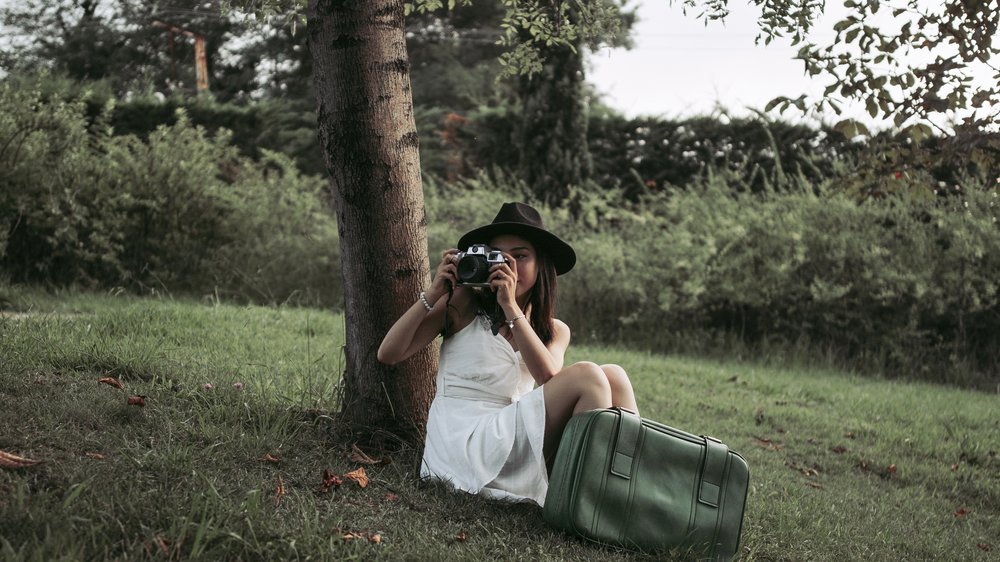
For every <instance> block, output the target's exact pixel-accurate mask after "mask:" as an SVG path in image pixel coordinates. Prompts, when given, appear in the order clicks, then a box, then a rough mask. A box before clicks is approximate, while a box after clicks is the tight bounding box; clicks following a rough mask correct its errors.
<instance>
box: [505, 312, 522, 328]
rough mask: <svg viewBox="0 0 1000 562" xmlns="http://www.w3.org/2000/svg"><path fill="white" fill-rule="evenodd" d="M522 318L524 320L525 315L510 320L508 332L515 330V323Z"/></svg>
mask: <svg viewBox="0 0 1000 562" xmlns="http://www.w3.org/2000/svg"><path fill="white" fill-rule="evenodd" d="M522 318H524V315H523V314H522V315H520V316H515V317H513V318H511V319H510V320H508V321H507V329H508V330H513V329H514V322H517V321H518V320H520V319H522Z"/></svg>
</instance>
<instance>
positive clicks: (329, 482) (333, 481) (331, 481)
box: [320, 468, 344, 494]
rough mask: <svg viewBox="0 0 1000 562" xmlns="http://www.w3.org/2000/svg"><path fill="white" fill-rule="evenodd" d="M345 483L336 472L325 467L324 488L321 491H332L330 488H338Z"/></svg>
mask: <svg viewBox="0 0 1000 562" xmlns="http://www.w3.org/2000/svg"><path fill="white" fill-rule="evenodd" d="M343 483H344V481H343V480H341V479H340V477H339V476H337V475H336V474H334V473H332V472H330V469H329V468H325V469H323V488H322V489H321V490H320V491H321V492H323V493H324V494H325V493H327V492H329V491H330V488H333V489H334V490H336V489H337V488H339V487H340V485H341V484H343Z"/></svg>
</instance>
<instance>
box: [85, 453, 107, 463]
mask: <svg viewBox="0 0 1000 562" xmlns="http://www.w3.org/2000/svg"><path fill="white" fill-rule="evenodd" d="M83 455H84V456H85V457H90V458H92V459H96V460H99V461H103V460H104V455H102V454H101V453H97V452H94V451H87V452H86V453H84V454H83Z"/></svg>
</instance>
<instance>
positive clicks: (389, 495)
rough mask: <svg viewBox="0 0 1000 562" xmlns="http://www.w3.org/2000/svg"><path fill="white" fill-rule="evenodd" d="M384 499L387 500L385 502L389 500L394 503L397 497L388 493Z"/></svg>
mask: <svg viewBox="0 0 1000 562" xmlns="http://www.w3.org/2000/svg"><path fill="white" fill-rule="evenodd" d="M385 499H387V500H389V501H391V502H394V501H396V500H398V499H399V496H397V495H396V494H393V493H392V492H389V493H387V494H386V495H385Z"/></svg>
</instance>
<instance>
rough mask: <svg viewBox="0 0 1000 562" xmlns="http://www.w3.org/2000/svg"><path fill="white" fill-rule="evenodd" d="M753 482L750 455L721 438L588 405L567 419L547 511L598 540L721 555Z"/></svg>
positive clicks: (726, 555) (736, 531)
mask: <svg viewBox="0 0 1000 562" xmlns="http://www.w3.org/2000/svg"><path fill="white" fill-rule="evenodd" d="M749 480H750V472H749V468H748V466H747V463H746V460H744V459H743V457H741V456H740V455H739V454H738V453H735V452H733V451H730V450H729V448H728V447H726V445H724V444H723V443H722V442H720V441H719V440H717V439H714V438H711V437H697V436H695V435H692V434H690V433H687V432H684V431H681V430H678V429H674V428H671V427H668V426H666V425H663V424H661V423H657V422H654V421H651V420H647V419H643V418H640V417H639V416H637V415H635V414H634V413H632V412H629V411H623V410H620V409H618V408H610V409H606V410H592V411H590V412H584V413H581V414H578V415H576V416H573V418H571V419H570V421H569V422H568V423H567V424H566V429H565V430H564V432H563V436H562V440H561V441H560V443H559V449H558V452H557V453H556V459H555V464H554V466H553V469H552V474H551V476H550V477H549V489H548V493H547V494H546V497H545V507H544V509H543V517H544V519H545V521H546V523H548V524H549V525H550V526H552V527H555V528H557V529H561V530H563V531H566V532H568V533H571V534H576V535H580V536H582V537H584V538H587V539H590V540H594V541H597V542H601V543H607V544H612V545H617V546H621V547H625V548H630V549H635V550H642V551H665V550H674V551H675V552H679V553H682V554H688V555H694V556H698V557H711V558H713V559H717V560H726V559H730V558H732V557H733V556H734V555H735V554H736V549H737V547H738V545H739V540H740V532H741V530H742V526H743V510H744V507H745V505H746V497H747V489H748V485H749Z"/></svg>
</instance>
